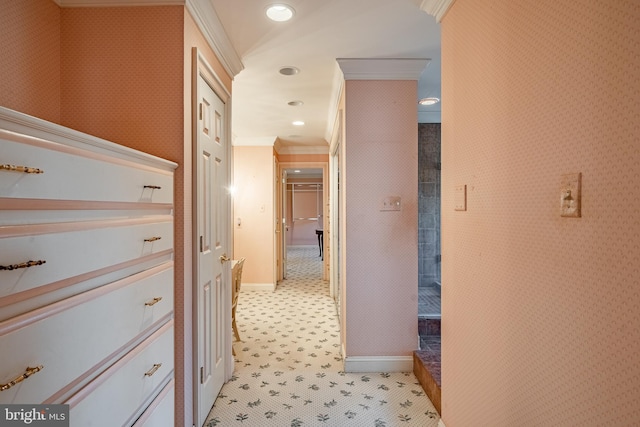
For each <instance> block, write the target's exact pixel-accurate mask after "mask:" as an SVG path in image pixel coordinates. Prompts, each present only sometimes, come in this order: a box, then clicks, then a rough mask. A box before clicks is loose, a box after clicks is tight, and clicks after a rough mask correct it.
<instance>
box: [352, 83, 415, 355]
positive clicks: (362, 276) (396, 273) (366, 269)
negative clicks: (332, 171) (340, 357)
mask: <svg viewBox="0 0 640 427" xmlns="http://www.w3.org/2000/svg"><path fill="white" fill-rule="evenodd" d="M416 96H417V82H416V81H361V80H348V81H347V82H346V83H345V100H346V103H345V132H346V137H345V155H344V157H343V158H342V159H341V161H343V162H344V167H345V173H344V174H343V175H342V176H340V180H341V183H340V185H341V188H344V194H345V210H346V215H345V218H344V222H345V227H346V233H345V234H346V236H344V239H343V238H342V236H341V239H343V242H344V254H345V258H346V267H345V271H344V276H345V280H346V284H345V292H346V298H345V300H344V304H345V306H346V310H347V314H346V328H345V333H346V355H347V356H348V357H349V356H410V355H411V352H412V351H413V350H415V349H416V346H417V343H416V341H417V336H418V322H417V318H418V301H417V294H418V206H417V205H418V126H417V108H416ZM387 196H399V197H401V205H402V207H401V210H400V211H391V212H381V211H380V205H381V202H382V200H383V198H384V197H387Z"/></svg>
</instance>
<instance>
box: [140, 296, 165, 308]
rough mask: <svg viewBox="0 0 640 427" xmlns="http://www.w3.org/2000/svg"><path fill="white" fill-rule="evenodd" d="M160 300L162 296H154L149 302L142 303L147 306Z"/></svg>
mask: <svg viewBox="0 0 640 427" xmlns="http://www.w3.org/2000/svg"><path fill="white" fill-rule="evenodd" d="M160 301H162V297H155V298H154V299H152V300H151V301H149V302H145V303H144V305H148V306H149V307H151V306H152V305H156V304H157V303H159V302H160Z"/></svg>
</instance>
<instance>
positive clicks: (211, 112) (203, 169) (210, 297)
mask: <svg viewBox="0 0 640 427" xmlns="http://www.w3.org/2000/svg"><path fill="white" fill-rule="evenodd" d="M198 97H199V99H198V111H197V114H198V133H197V135H198V138H197V141H196V143H197V153H198V157H197V158H198V159H199V161H197V162H196V168H197V170H196V171H195V174H196V177H197V184H196V187H197V188H196V198H197V200H196V220H195V222H196V224H197V233H198V234H197V238H198V241H197V244H198V251H197V257H196V262H197V268H196V271H197V276H198V277H197V284H198V285H197V286H198V292H196V295H198V301H197V313H196V318H197V328H198V332H197V346H198V348H197V369H198V373H199V375H198V377H199V378H198V385H197V390H196V392H197V408H198V409H197V414H198V423H199V425H202V423H203V422H204V420H205V418H206V416H207V414H208V413H209V411H210V409H211V407H212V406H213V402H214V401H215V399H216V397H217V395H218V393H219V392H220V389H221V388H222V385H223V383H224V375H225V360H226V359H225V353H224V343H225V339H226V337H227V334H228V331H226V329H230V327H229V328H227V327H226V326H229V323H228V322H227V321H226V319H225V313H226V310H225V303H227V302H228V304H229V305H230V303H231V302H230V301H231V300H230V298H231V297H230V296H229V298H226V292H225V289H226V288H228V286H227V284H228V280H229V274H228V271H227V270H228V266H227V265H226V263H225V262H224V261H222V260H223V259H224V258H226V252H227V248H228V236H227V234H226V233H225V230H226V228H225V225H226V224H228V223H229V218H228V214H227V212H228V206H227V203H228V200H227V198H226V194H225V192H224V188H225V187H226V186H227V177H228V172H227V165H226V163H225V160H224V159H226V158H227V156H226V150H227V149H228V147H227V146H226V139H225V129H224V128H223V123H224V120H223V118H224V108H225V105H224V103H223V102H222V100H220V98H219V97H218V96H217V95H216V94H215V92H214V91H213V89H211V87H210V86H209V85H208V84H207V83H206V82H205V81H204V79H203V78H202V77H199V78H198ZM227 299H228V300H229V301H227Z"/></svg>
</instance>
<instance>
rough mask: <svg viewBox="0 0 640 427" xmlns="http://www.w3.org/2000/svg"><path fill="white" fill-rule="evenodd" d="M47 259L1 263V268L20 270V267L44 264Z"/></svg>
mask: <svg viewBox="0 0 640 427" xmlns="http://www.w3.org/2000/svg"><path fill="white" fill-rule="evenodd" d="M46 262H47V261H45V260H43V259H42V260H38V261H27V262H21V263H20V264H12V265H0V270H8V271H10V270H18V269H20V268H29V267H35V266H36V265H42V264H44V263H46Z"/></svg>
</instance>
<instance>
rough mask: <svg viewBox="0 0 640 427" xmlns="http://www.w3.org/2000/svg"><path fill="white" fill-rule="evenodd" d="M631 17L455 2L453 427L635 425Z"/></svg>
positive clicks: (639, 108)
mask: <svg viewBox="0 0 640 427" xmlns="http://www.w3.org/2000/svg"><path fill="white" fill-rule="evenodd" d="M638 22H640V3H639V2H638V1H633V0H620V1H615V2H595V1H589V0H578V1H571V2H569V1H557V0H541V1H525V0H518V1H513V0H457V1H456V2H455V3H454V4H453V6H452V7H451V9H450V10H449V12H448V13H447V15H446V16H445V18H444V20H443V22H442V67H443V68H442V76H443V91H442V94H443V95H442V99H443V100H442V106H443V120H442V122H443V123H442V250H443V255H442V294H443V295H442V319H443V320H442V322H443V323H442V402H443V414H442V415H443V421H444V422H445V424H446V425H447V427H460V426H463V427H464V426H470V425H473V426H534V425H535V426H540V425H558V426H602V425H612V426H613V425H615V426H622V425H639V424H640V387H638V384H640V310H639V309H638V307H639V306H640V220H639V217H640V140H639V135H640V115H639V112H640V73H638V70H639V69H640V25H638ZM575 172H581V173H582V217H581V218H562V217H561V216H560V180H561V176H562V175H563V174H567V173H575ZM457 185H467V211H464V212H463V211H455V210H454V201H455V200H454V188H455V186H457Z"/></svg>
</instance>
